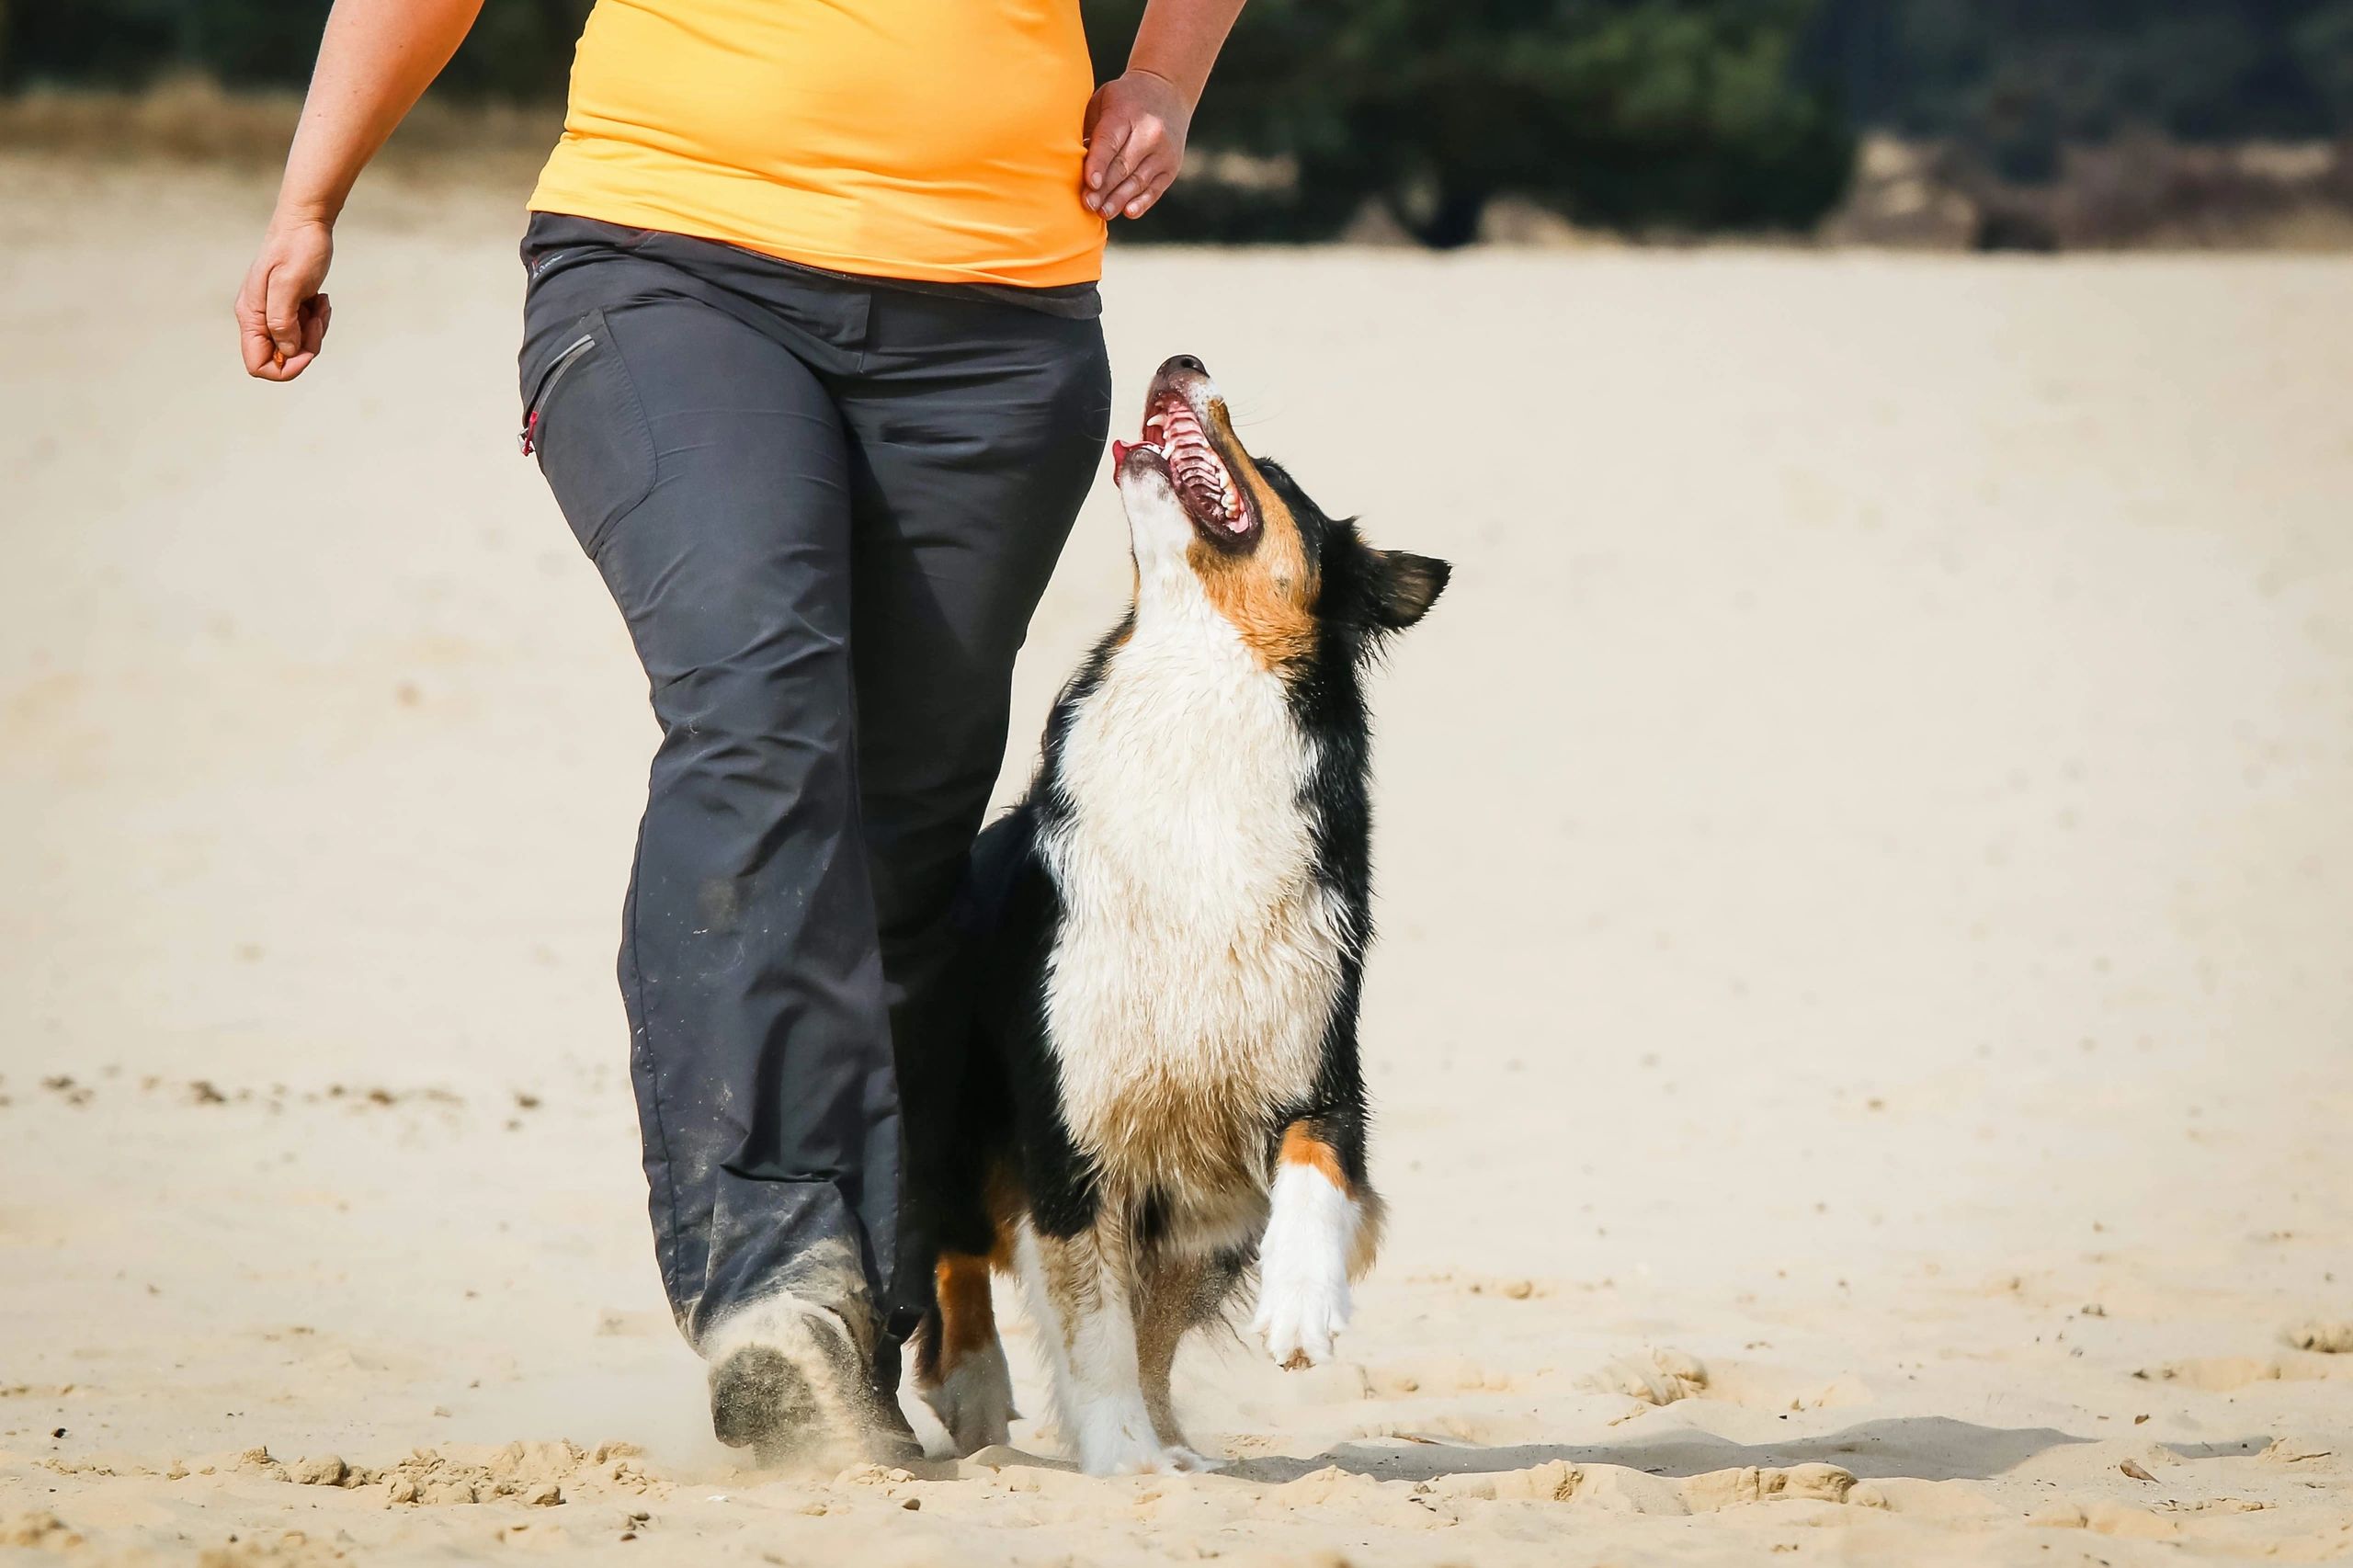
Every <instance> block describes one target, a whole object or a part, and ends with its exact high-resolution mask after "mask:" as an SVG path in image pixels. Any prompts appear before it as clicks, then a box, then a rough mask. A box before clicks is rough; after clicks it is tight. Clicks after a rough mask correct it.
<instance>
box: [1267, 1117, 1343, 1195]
mask: <svg viewBox="0 0 2353 1568" xmlns="http://www.w3.org/2000/svg"><path fill="white" fill-rule="evenodd" d="M1275 1158H1276V1160H1277V1161H1278V1162H1279V1163H1280V1164H1282V1165H1305V1166H1306V1167H1308V1168H1309V1169H1310V1170H1312V1171H1313V1172H1315V1173H1316V1174H1317V1175H1318V1176H1322V1177H1323V1178H1324V1180H1326V1181H1328V1182H1330V1183H1331V1184H1332V1185H1333V1186H1334V1187H1338V1188H1339V1189H1340V1190H1341V1191H1342V1192H1349V1191H1350V1190H1351V1189H1350V1187H1349V1185H1348V1176H1347V1172H1346V1171H1344V1170H1342V1169H1341V1168H1340V1155H1339V1152H1338V1151H1337V1150H1336V1149H1334V1148H1333V1147H1332V1145H1330V1144H1329V1143H1326V1142H1324V1140H1323V1139H1321V1138H1318V1137H1317V1136H1315V1134H1314V1133H1313V1131H1309V1129H1308V1125H1307V1123H1306V1121H1305V1120H1304V1119H1302V1120H1299V1121H1294V1122H1292V1123H1291V1124H1290V1126H1289V1127H1286V1128H1284V1129H1283V1143H1282V1148H1281V1149H1280V1150H1279V1152H1278V1153H1276V1155H1275Z"/></svg>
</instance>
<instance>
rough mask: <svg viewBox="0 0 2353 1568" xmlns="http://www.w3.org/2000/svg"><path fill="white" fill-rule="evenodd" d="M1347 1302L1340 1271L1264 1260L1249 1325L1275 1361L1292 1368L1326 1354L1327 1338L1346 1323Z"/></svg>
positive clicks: (1345, 1284) (1308, 1364)
mask: <svg viewBox="0 0 2353 1568" xmlns="http://www.w3.org/2000/svg"><path fill="white" fill-rule="evenodd" d="M1348 1305H1349V1303H1348V1279H1347V1275H1346V1274H1345V1273H1336V1272H1327V1271H1323V1270H1299V1271H1295V1272H1294V1271H1283V1270H1279V1267H1278V1266H1277V1263H1276V1261H1275V1260H1272V1259H1270V1260H1269V1261H1268V1263H1267V1268H1266V1271H1265V1274H1264V1276H1263V1278H1262V1280H1261V1283H1260V1285H1259V1288H1258V1311H1257V1313H1256V1316H1254V1317H1253V1318H1252V1319H1251V1320H1250V1327H1251V1329H1252V1331H1253V1332H1255V1333H1256V1334H1257V1335H1258V1336H1259V1337H1260V1338H1262V1339H1264V1340H1265V1341H1266V1342H1267V1354H1268V1355H1270V1356H1272V1357H1273V1358H1275V1361H1276V1363H1277V1365H1279V1366H1280V1367H1281V1368H1282V1369H1284V1370H1285V1371H1296V1370H1298V1369H1301V1368H1302V1367H1313V1366H1315V1365H1317V1364H1318V1363H1320V1362H1324V1361H1329V1360H1330V1359H1331V1358H1332V1342H1333V1341H1334V1340H1335V1339H1336V1338H1338V1337H1339V1334H1340V1331H1341V1330H1342V1329H1344V1328H1346V1327H1347V1326H1348Z"/></svg>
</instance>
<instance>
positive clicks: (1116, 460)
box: [1111, 436, 1135, 479]
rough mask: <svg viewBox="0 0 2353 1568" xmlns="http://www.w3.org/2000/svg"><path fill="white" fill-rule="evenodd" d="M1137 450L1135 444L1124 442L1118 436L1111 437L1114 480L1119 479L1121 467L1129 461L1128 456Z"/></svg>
mask: <svg viewBox="0 0 2353 1568" xmlns="http://www.w3.org/2000/svg"><path fill="white" fill-rule="evenodd" d="M1134 450H1135V443H1134V442H1132V441H1122V440H1120V438H1119V437H1117V436H1114V437H1111V475H1112V477H1113V478H1115V479H1116V478H1118V477H1119V473H1120V464H1121V463H1123V462H1125V461H1127V460H1128V454H1129V453H1130V452H1132V451H1134Z"/></svg>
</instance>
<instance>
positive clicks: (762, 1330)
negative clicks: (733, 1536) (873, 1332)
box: [710, 1297, 923, 1466]
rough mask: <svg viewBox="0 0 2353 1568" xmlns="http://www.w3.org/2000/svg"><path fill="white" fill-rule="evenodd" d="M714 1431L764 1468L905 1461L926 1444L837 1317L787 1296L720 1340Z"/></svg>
mask: <svg viewBox="0 0 2353 1568" xmlns="http://www.w3.org/2000/svg"><path fill="white" fill-rule="evenodd" d="M710 1354H711V1362H710V1426H711V1431H712V1432H713V1433H714V1434H715V1435H716V1436H717V1437H718V1438H719V1440H720V1441H721V1442H722V1443H724V1444H726V1445H727V1446H728V1447H729V1448H731V1449H751V1450H752V1457H753V1460H754V1461H755V1462H756V1463H757V1464H760V1465H762V1466H773V1465H785V1464H795V1463H803V1462H819V1461H826V1462H841V1461H844V1460H852V1459H867V1460H874V1461H875V1462H877V1463H885V1464H905V1463H908V1462H911V1461H913V1460H920V1459H922V1458H923V1447H922V1445H921V1444H920V1443H918V1442H917V1441H916V1440H915V1431H914V1429H913V1428H912V1427H910V1426H908V1425H907V1419H906V1417H905V1416H904V1415H902V1414H901V1413H900V1411H899V1408H898V1403H897V1402H896V1401H895V1400H888V1399H884V1398H883V1397H881V1394H880V1393H879V1392H877V1391H876V1389H875V1387H874V1384H873V1381H872V1379H871V1378H870V1369H869V1368H868V1366H867V1358H866V1356H865V1354H864V1353H863V1352H861V1350H860V1349H859V1348H858V1343H857V1341H856V1339H855V1337H854V1336H853V1335H851V1334H850V1333H849V1332H848V1330H847V1329H846V1328H845V1327H844V1326H843V1324H842V1320H841V1318H840V1317H839V1316H838V1315H837V1314H836V1313H835V1312H832V1311H830V1310H828V1309H826V1308H824V1307H819V1306H814V1305H811V1304H809V1303H807V1302H803V1301H797V1300H794V1299H793V1298H791V1297H783V1298H779V1300H777V1301H773V1302H767V1303H763V1304H762V1305H761V1306H760V1307H758V1308H756V1309H754V1310H753V1311H751V1312H745V1313H742V1314H739V1315H738V1316H737V1317H735V1318H734V1319H733V1320H732V1321H731V1322H730V1323H729V1324H727V1325H726V1327H725V1329H724V1330H723V1331H722V1333H721V1334H719V1335H715V1336H714V1342H713V1345H712V1346H711V1352H710Z"/></svg>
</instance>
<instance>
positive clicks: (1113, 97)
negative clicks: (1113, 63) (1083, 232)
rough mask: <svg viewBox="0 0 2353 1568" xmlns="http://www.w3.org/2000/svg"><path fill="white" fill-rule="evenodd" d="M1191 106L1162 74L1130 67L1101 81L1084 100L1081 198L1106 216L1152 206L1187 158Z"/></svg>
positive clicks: (1126, 215)
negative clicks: (1123, 73)
mask: <svg viewBox="0 0 2353 1568" xmlns="http://www.w3.org/2000/svg"><path fill="white" fill-rule="evenodd" d="M1192 119H1193V110H1192V108H1191V106H1189V105H1188V104H1187V103H1186V102H1185V95H1184V94H1183V93H1181V92H1179V91H1177V89H1176V84H1175V83H1173V82H1171V81H1169V80H1168V79H1167V78H1166V77H1165V76H1155V75H1154V74H1152V73H1151V72H1149V71H1135V70H1131V71H1130V72H1128V74H1126V75H1124V76H1121V77H1119V78H1118V79H1116V80H1114V81H1109V82H1106V83H1104V84H1103V85H1101V86H1100V87H1097V89H1096V90H1095V97H1092V98H1090V99H1089V100H1087V105H1086V167H1085V171H1084V172H1083V173H1082V174H1081V176H1080V182H1081V183H1080V188H1079V199H1081V200H1083V201H1085V202H1086V208H1087V210H1088V211H1090V212H1099V213H1101V214H1102V215H1103V216H1104V217H1106V218H1141V217H1142V216H1143V215H1144V214H1145V213H1146V212H1149V211H1150V210H1152V204H1153V203H1154V202H1155V201H1157V200H1159V199H1160V198H1161V193H1162V192H1164V191H1165V190H1166V189H1167V188H1168V187H1169V186H1170V185H1172V184H1174V183H1175V181H1176V171H1177V170H1178V169H1179V168H1181V167H1183V166H1184V163H1185V131H1186V128H1187V127H1188V126H1189V125H1190V124H1191V123H1192Z"/></svg>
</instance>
